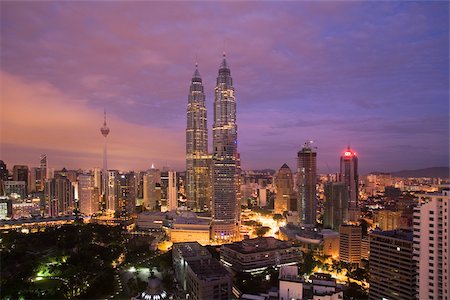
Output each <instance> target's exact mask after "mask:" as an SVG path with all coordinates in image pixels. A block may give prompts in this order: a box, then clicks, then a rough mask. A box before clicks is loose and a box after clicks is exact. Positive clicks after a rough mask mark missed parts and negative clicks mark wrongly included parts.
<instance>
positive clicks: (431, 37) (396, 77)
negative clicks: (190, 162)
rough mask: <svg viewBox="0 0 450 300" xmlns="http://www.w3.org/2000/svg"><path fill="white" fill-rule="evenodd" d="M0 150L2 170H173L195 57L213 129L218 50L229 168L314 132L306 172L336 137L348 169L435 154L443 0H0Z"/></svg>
mask: <svg viewBox="0 0 450 300" xmlns="http://www.w3.org/2000/svg"><path fill="white" fill-rule="evenodd" d="M0 5H1V84H2V88H1V99H2V100H1V101H2V106H1V113H0V114H1V153H0V154H1V155H0V159H3V160H4V161H5V162H6V163H7V164H8V167H12V165H13V164H20V163H23V164H29V165H32V166H34V165H37V164H38V161H39V155H40V153H47V155H48V157H49V164H50V166H51V167H54V168H61V167H63V166H66V167H68V168H77V167H81V168H90V167H95V166H97V167H98V166H101V164H102V158H101V155H102V145H103V144H102V143H103V141H102V136H101V134H100V132H99V128H100V126H101V125H102V113H103V107H106V108H107V111H108V114H109V117H108V118H109V125H110V128H111V133H110V136H109V150H110V151H109V154H110V156H109V167H110V168H117V169H135V170H144V169H147V168H148V167H149V166H150V165H151V164H152V163H154V164H155V165H156V166H159V167H160V166H163V165H167V166H170V167H172V168H175V169H178V170H181V169H184V163H185V162H184V152H185V133H184V130H185V126H186V113H185V112H186V104H187V93H188V88H189V82H190V78H191V76H192V74H193V71H194V64H195V61H198V63H199V69H200V73H201V74H202V76H203V81H204V85H205V90H206V100H207V103H208V117H209V120H208V126H209V128H211V126H212V102H213V89H214V84H215V77H216V75H217V69H218V66H219V63H220V60H221V55H222V52H223V51H226V53H227V57H228V62H229V65H230V66H231V74H232V76H233V80H234V84H235V89H236V95H237V102H238V104H237V106H238V142H239V152H240V153H241V159H242V166H243V168H244V169H251V168H279V167H280V166H281V165H282V164H283V163H284V162H286V163H288V165H289V166H290V167H291V168H293V169H295V157H296V153H297V151H298V149H299V147H300V145H302V144H303V143H304V142H305V141H306V140H311V139H312V140H315V141H316V143H315V144H316V146H317V147H318V167H319V171H320V172H328V171H336V170H337V169H338V164H339V155H340V153H341V151H342V150H344V149H345V147H346V145H347V144H348V143H350V144H351V146H352V148H353V149H354V150H355V151H356V152H357V153H358V155H359V160H360V168H361V172H368V171H372V170H379V171H394V170H400V169H414V168H422V167H432V166H448V164H449V3H448V2H446V1H442V2H437V1H430V2H423V1H421V2H412V1H407V2H399V1H392V2H372V1H370V2H364V3H363V2H355V1H349V2H324V1H319V2H293V1H292V2H262V3H260V2H258V3H257V2H253V1H252V2H220V3H219V2H216V3H206V2H170V3H158V2H126V3H125V2H116V1H108V2H106V1H105V2H104V1H94V2H78V3H75V2H63V1H58V2H49V1H39V2H29V1H27V2H9V1H8V2H6V1H2V2H1V3H0Z"/></svg>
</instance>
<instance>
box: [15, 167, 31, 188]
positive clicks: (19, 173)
mask: <svg viewBox="0 0 450 300" xmlns="http://www.w3.org/2000/svg"><path fill="white" fill-rule="evenodd" d="M13 181H24V182H25V188H26V190H27V191H28V166H23V165H15V166H14V167H13Z"/></svg>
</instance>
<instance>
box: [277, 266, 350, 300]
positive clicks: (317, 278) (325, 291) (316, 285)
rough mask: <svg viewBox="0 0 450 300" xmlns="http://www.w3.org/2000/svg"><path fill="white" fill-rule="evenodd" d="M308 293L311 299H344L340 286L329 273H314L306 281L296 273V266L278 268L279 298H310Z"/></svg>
mask: <svg viewBox="0 0 450 300" xmlns="http://www.w3.org/2000/svg"><path fill="white" fill-rule="evenodd" d="M308 295H309V296H308ZM310 295H312V297H313V298H312V299H313V300H340V299H344V294H343V292H342V290H341V287H340V286H339V285H337V284H336V279H334V278H332V277H331V275H329V274H322V273H315V274H313V275H311V276H310V278H309V282H306V281H305V279H304V278H303V276H300V275H298V268H297V266H282V267H281V268H280V282H279V293H278V299H279V300H302V299H311V298H310Z"/></svg>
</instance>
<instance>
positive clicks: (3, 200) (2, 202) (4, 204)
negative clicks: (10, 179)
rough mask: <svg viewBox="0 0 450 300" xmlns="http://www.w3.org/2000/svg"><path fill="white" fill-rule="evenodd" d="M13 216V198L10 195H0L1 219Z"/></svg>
mask: <svg viewBox="0 0 450 300" xmlns="http://www.w3.org/2000/svg"><path fill="white" fill-rule="evenodd" d="M0 181H1V179H0ZM11 217H12V199H11V198H9V197H5V196H0V220H6V219H9V218H11Z"/></svg>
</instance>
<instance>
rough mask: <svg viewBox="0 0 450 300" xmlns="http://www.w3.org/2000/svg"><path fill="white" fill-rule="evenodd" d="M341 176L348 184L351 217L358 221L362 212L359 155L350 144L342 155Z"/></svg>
mask: <svg viewBox="0 0 450 300" xmlns="http://www.w3.org/2000/svg"><path fill="white" fill-rule="evenodd" d="M340 177H341V181H343V182H344V183H345V185H346V186H347V191H348V200H349V219H350V221H357V220H358V219H359V214H360V213H359V208H358V157H357V156H356V152H354V151H353V150H352V149H350V146H348V147H347V150H345V152H344V153H343V154H342V156H341V168H340Z"/></svg>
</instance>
